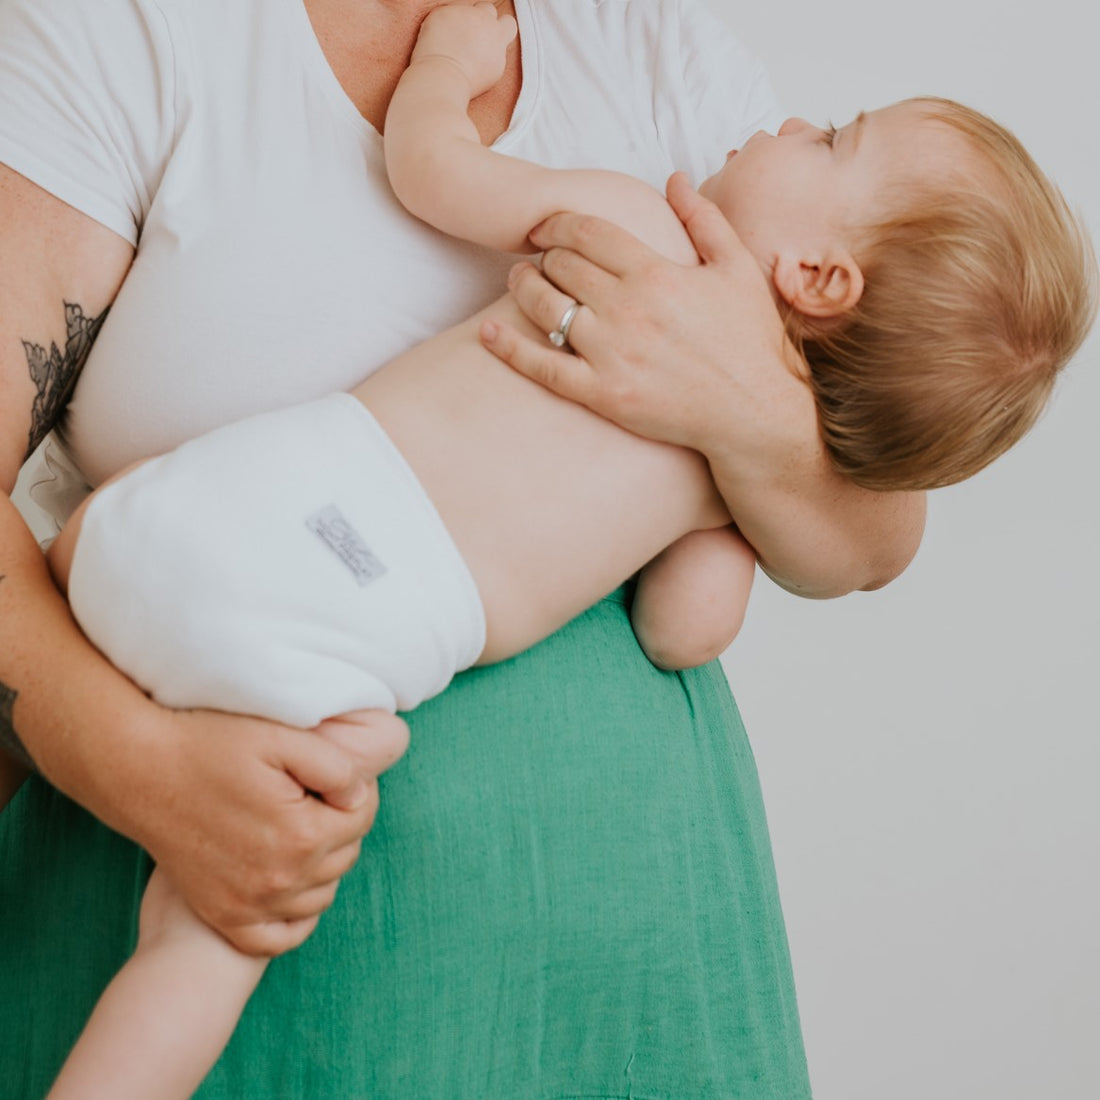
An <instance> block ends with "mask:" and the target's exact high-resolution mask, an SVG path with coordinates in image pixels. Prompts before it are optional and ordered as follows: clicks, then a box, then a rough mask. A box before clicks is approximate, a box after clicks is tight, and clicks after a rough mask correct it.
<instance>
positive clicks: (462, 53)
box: [412, 2, 516, 99]
mask: <svg viewBox="0 0 1100 1100" xmlns="http://www.w3.org/2000/svg"><path fill="white" fill-rule="evenodd" d="M515 37H516V21H515V19H513V18H512V17H511V16H510V15H501V14H500V13H498V11H497V9H496V5H495V4H490V3H488V2H484V3H477V4H464V3H455V4H444V5H442V6H441V7H438V8H433V9H432V10H431V11H430V12H429V13H428V16H427V18H426V19H425V20H424V22H423V23H422V24H421V25H420V37H419V38H418V39H417V42H416V46H415V48H414V49H413V52H412V61H420V60H423V59H425V58H428V57H442V58H446V59H447V60H448V61H451V62H452V63H453V64H454V65H456V66H457V67H458V68H459V69H460V70H461V71H462V73H463V74H464V75H465V77H466V79H467V80H468V81H469V83H470V98H471V99H475V98H476V97H477V96H479V95H481V93H482V92H487V91H488V90H489V89H490V88H491V87H492V86H493V85H494V84H495V83H496V82H497V81H498V80H499V79H500V78H501V77H502V76H503V75H504V60H505V56H506V54H507V52H508V45H509V43H510V42H511V41H512V39H513V38H515Z"/></svg>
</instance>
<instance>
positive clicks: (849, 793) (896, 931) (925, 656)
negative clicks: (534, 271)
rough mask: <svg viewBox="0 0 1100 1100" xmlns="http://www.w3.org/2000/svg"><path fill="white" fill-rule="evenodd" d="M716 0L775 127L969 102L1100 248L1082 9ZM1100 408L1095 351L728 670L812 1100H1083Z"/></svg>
mask: <svg viewBox="0 0 1100 1100" xmlns="http://www.w3.org/2000/svg"><path fill="white" fill-rule="evenodd" d="M709 2H710V3H711V6H712V7H714V8H715V10H716V11H718V12H719V14H721V15H722V16H723V18H725V19H726V20H727V21H728V23H729V24H730V26H731V27H733V29H734V30H735V32H736V33H737V34H738V35H739V37H741V39H742V40H743V41H745V42H746V43H747V44H749V45H750V46H752V47H753V48H754V49H755V50H756V51H757V53H758V54H759V55H760V56H762V57H763V58H764V60H765V61H766V62H767V63H768V66H769V68H770V70H771V74H772V79H773V82H774V84H775V87H776V89H777V91H778V93H779V96H780V98H781V100H782V101H783V103H784V106H785V108H786V109H787V110H788V111H789V112H790V113H791V114H798V115H802V116H804V117H807V118H810V119H811V120H813V121H815V122H819V123H820V122H823V121H825V120H826V119H831V120H832V121H834V122H835V123H837V124H838V125H839V124H841V123H842V122H846V121H848V120H849V119H850V118H851V117H852V116H853V115H854V114H855V113H856V112H857V111H859V110H860V109H862V108H870V107H877V106H881V105H883V104H885V103H889V102H892V101H894V100H896V99H900V98H903V97H905V96H910V95H919V94H936V95H945V96H949V97H952V98H955V99H959V100H962V101H964V102H966V103H969V104H970V105H972V106H974V107H977V108H979V109H981V110H984V111H986V112H987V113H989V114H991V115H993V116H994V117H996V118H997V119H998V120H999V121H1001V122H1003V123H1005V124H1006V125H1008V126H1009V127H1010V128H1011V129H1012V130H1014V131H1015V132H1016V134H1017V135H1018V136H1019V137H1020V138H1021V139H1022V140H1023V142H1024V143H1025V145H1027V146H1028V148H1029V149H1030V150H1031V152H1032V153H1033V155H1034V156H1035V157H1036V159H1037V160H1038V161H1039V163H1040V164H1041V165H1042V166H1043V167H1044V168H1045V170H1046V171H1047V172H1048V173H1049V174H1050V175H1051V176H1053V177H1054V179H1055V180H1056V181H1057V182H1058V183H1059V185H1060V186H1061V188H1062V190H1063V191H1064V192H1065V194H1066V195H1067V197H1068V198H1069V200H1070V202H1071V204H1072V205H1074V206H1075V207H1077V208H1079V209H1080V210H1081V211H1082V213H1083V214H1084V216H1085V219H1086V221H1087V222H1088V223H1089V225H1090V226H1091V228H1092V230H1093V234H1094V236H1095V235H1096V233H1097V232H1098V231H1100V137H1098V131H1097V122H1096V116H1097V108H1098V107H1100V68H1098V66H1097V62H1096V30H1097V23H1098V20H1097V16H1096V14H1095V11H1094V10H1093V9H1092V6H1091V5H1087V4H1085V3H1084V2H1083V0H1046V2H1044V3H1040V4H1029V5H1026V6H1014V5H1005V4H999V3H998V4H994V3H992V2H989V0H923V2H922V3H920V4H908V5H903V4H891V3H883V2H882V0H835V2H832V3H829V4H811V3H807V2H799V0H795V2H794V3H787V4H757V5H752V4H748V3H745V2H744V0H709ZM1090 11H1091V12H1092V14H1089V12H1090ZM1098 408H1100V340H1098V339H1097V336H1096V334H1094V335H1093V337H1092V338H1090V340H1089V342H1088V344H1087V345H1086V347H1085V349H1084V351H1083V352H1082V353H1081V354H1080V355H1079V356H1078V358H1077V360H1076V361H1075V362H1074V364H1073V365H1072V366H1071V367H1070V369H1069V371H1068V372H1067V374H1066V375H1065V377H1064V379H1063V380H1062V382H1061V385H1060V388H1059V389H1058V391H1057V395H1056V398H1055V401H1054V404H1053V406H1052V407H1051V409H1050V410H1049V412H1048V414H1047V415H1046V417H1045V418H1044V420H1043V421H1042V422H1041V423H1040V425H1039V427H1038V428H1037V429H1036V430H1035V431H1034V432H1033V433H1032V434H1031V436H1029V437H1028V438H1027V439H1026V440H1025V441H1024V442H1023V443H1022V444H1021V445H1020V446H1019V447H1017V448H1016V449H1015V450H1014V451H1013V452H1011V453H1010V454H1009V455H1007V456H1006V457H1005V458H1003V459H1002V460H1000V461H999V462H998V463H996V464H995V465H994V466H993V467H991V468H989V469H988V470H986V471H985V472H983V473H982V474H979V475H978V476H977V477H976V478H974V479H972V480H971V481H970V482H968V483H966V484H964V485H961V486H958V487H955V488H951V489H946V490H941V491H939V492H938V493H934V494H932V497H931V507H930V516H929V521H928V529H927V534H926V536H925V539H924V543H923V546H922V548H921V550H920V553H919V554H918V556H917V558H916V561H915V562H914V563H913V565H912V566H911V567H910V568H909V570H908V571H907V572H906V574H905V575H904V576H903V577H902V578H901V579H899V580H898V581H896V582H895V583H894V584H893V585H891V586H890V587H889V588H887V589H885V590H883V591H881V592H877V593H860V594H857V595H854V596H850V597H847V598H845V599H843V600H839V601H831V602H827V603H809V602H806V601H801V600H798V599H796V598H794V597H792V596H788V595H786V594H784V593H782V592H780V591H779V590H778V589H776V588H775V587H774V586H772V585H770V584H768V583H767V582H766V581H764V582H762V583H760V584H759V585H758V586H757V590H756V591H755V592H754V594H753V601H752V605H751V609H750V615H749V620H748V623H747V625H746V627H745V629H744V631H743V632H742V634H741V636H740V637H739V638H738V640H737V641H736V642H735V644H734V646H733V648H732V649H731V650H730V652H729V653H728V654H727V656H726V658H725V664H726V667H727V670H728V672H729V675H730V679H731V681H732V683H733V686H734V691H735V693H736V696H737V699H738V702H739V704H740V706H741V710H742V713H743V715H744V717H745V721H746V724H747V726H748V729H749V734H750V736H751V738H752V742H753V746H754V749H755V752H756V757H757V761H758V764H759V767H760V771H761V777H762V781H763V784H764V793H765V799H766V802H767V806H768V814H769V821H770V823H771V829H772V839H773V843H774V847H775V854H776V860H777V864H778V870H779V880H780V888H781V891H782V895H783V901H784V906H785V911H786V916H787V925H788V932H789V935H790V941H791V949H792V954H793V958H794V967H795V978H796V981H797V985H798V991H799V1002H800V1005H801V1009H802V1019H803V1027H804V1032H805V1038H806V1045H807V1051H808V1055H809V1059H810V1073H811V1078H812V1081H813V1084H814V1090H815V1095H816V1097H817V1098H818V1100H929V1098H932V1097H934V1098H936V1100H985V1098H990V1100H992V1098H996V1100H1025V1098H1026V1100H1039V1098H1041V1100H1085V1098H1089V1097H1095V1096H1100V1040H1098V1035H1100V947H1098V946H1097V937H1098V935H1100V888H1098V886H1097V874H1098V871H1100V798H1098V797H1097V790H1096V788H1097V778H1098V776H1100V738H1098V736H1097V735H1098V734H1100V718H1098V714H1097V703H1096V691H1095V685H1096V682H1097V679H1098V675H1100V599H1098V594H1097V571H1098V568H1100V518H1098V513H1100V508H1098V504H1097V501H1098V494H1097V489H1096V487H1095V481H1096V477H1097V474H1098V472H1100V433H1098V432H1097V427H1096V420H1097V410H1098Z"/></svg>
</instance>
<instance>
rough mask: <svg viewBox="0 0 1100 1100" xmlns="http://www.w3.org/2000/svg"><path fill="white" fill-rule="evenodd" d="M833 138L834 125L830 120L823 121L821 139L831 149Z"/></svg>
mask: <svg viewBox="0 0 1100 1100" xmlns="http://www.w3.org/2000/svg"><path fill="white" fill-rule="evenodd" d="M835 140H836V127H835V126H834V125H833V124H832V123H831V122H826V123H825V137H824V138H822V141H824V142H825V144H826V145H828V147H829V148H830V149H831V148H832V147H833V142H834V141H835Z"/></svg>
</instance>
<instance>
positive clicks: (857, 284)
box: [772, 252, 863, 319]
mask: <svg viewBox="0 0 1100 1100" xmlns="http://www.w3.org/2000/svg"><path fill="white" fill-rule="evenodd" d="M772 278H773V280H774V281H775V288H776V290H778V291H779V294H780V296H781V297H782V298H783V299H784V301H786V302H787V304H788V305H790V306H791V307H792V308H793V309H794V310H795V312H796V313H801V314H803V315H805V316H806V317H817V318H821V319H825V318H829V317H839V316H840V315H841V314H844V313H847V312H848V310H850V309H851V308H852V307H853V306H854V305H855V304H856V303H857V302H858V301H859V299H860V298H861V297H862V295H863V272H862V270H860V266H859V264H857V263H856V261H855V257H854V256H852V254H851V253H850V252H831V253H828V254H827V255H825V256H823V257H819V258H814V259H810V260H807V259H803V258H798V257H795V256H793V255H783V256H780V257H779V258H778V259H777V260H776V263H775V269H774V271H773V274H772Z"/></svg>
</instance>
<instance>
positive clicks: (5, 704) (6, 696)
mask: <svg viewBox="0 0 1100 1100" xmlns="http://www.w3.org/2000/svg"><path fill="white" fill-rule="evenodd" d="M18 698H19V692H17V691H13V690H12V689H11V688H10V687H8V685H7V684H5V683H3V682H2V681H0V749H2V750H3V751H4V752H6V753H7V754H8V755H9V756H14V757H15V759H16V760H18V761H20V763H23V764H26V765H27V767H28V768H33V767H34V761H33V760H31V758H30V754H29V753H28V752H27V750H26V749H25V748H24V747H23V742H22V741H20V740H19V734H17V733H16V732H15V725H14V724H13V719H12V713H13V711H14V710H15V700H16V699H18Z"/></svg>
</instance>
